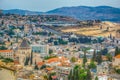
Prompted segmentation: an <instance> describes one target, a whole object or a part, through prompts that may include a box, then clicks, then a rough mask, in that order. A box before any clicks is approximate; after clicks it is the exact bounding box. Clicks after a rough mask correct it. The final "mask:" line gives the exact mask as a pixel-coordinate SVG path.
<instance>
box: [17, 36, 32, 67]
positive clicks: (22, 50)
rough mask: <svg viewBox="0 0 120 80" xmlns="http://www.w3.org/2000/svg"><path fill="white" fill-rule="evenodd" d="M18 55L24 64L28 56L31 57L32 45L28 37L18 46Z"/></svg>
mask: <svg viewBox="0 0 120 80" xmlns="http://www.w3.org/2000/svg"><path fill="white" fill-rule="evenodd" d="M18 56H19V62H20V64H21V65H24V63H25V61H26V58H30V57H31V47H30V45H29V43H28V40H27V39H26V38H24V39H23V41H22V43H21V44H20V46H19V48H18Z"/></svg>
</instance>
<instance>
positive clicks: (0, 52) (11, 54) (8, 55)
mask: <svg viewBox="0 0 120 80" xmlns="http://www.w3.org/2000/svg"><path fill="white" fill-rule="evenodd" d="M0 55H1V56H3V57H4V58H11V59H14V52H13V50H0Z"/></svg>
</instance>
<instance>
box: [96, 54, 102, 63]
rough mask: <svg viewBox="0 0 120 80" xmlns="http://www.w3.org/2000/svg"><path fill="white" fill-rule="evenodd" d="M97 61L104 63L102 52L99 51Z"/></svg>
mask: <svg viewBox="0 0 120 80" xmlns="http://www.w3.org/2000/svg"><path fill="white" fill-rule="evenodd" d="M97 62H98V64H101V63H102V54H101V53H98V56H97Z"/></svg>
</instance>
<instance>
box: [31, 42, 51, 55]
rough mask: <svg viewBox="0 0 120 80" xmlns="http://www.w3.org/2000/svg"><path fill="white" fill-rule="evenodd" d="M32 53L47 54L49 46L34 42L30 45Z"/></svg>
mask: <svg viewBox="0 0 120 80" xmlns="http://www.w3.org/2000/svg"><path fill="white" fill-rule="evenodd" d="M31 47H32V52H33V53H39V54H40V55H41V56H46V55H48V52H49V46H48V45H41V44H34V45H31Z"/></svg>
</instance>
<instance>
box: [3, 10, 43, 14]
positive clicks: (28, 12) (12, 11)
mask: <svg viewBox="0 0 120 80" xmlns="http://www.w3.org/2000/svg"><path fill="white" fill-rule="evenodd" d="M3 13H4V14H7V13H10V14H20V15H39V14H42V13H43V12H37V11H29V10H21V9H10V10H3Z"/></svg>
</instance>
